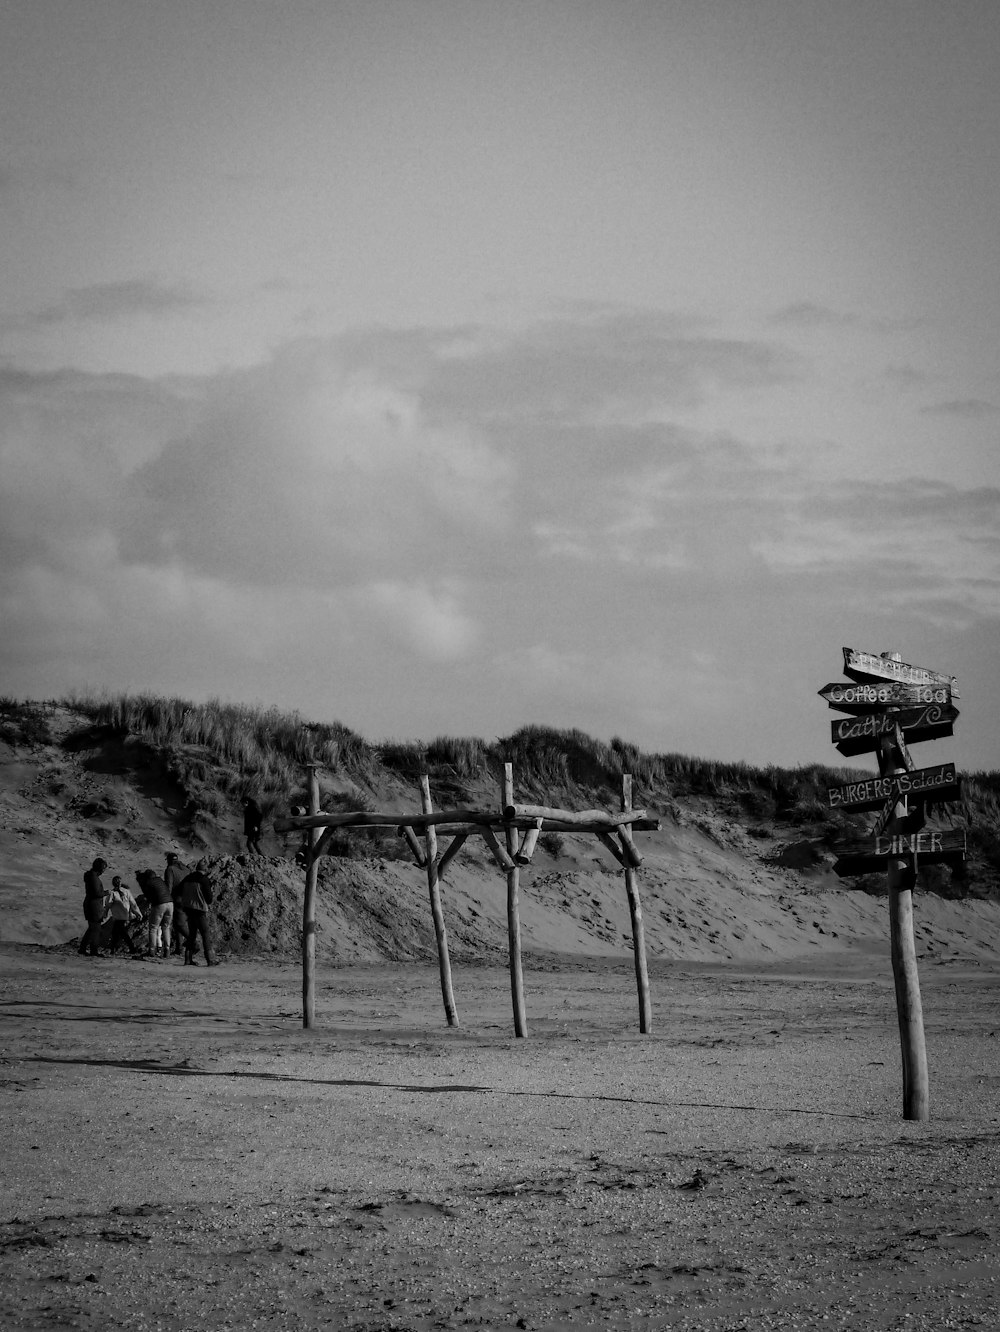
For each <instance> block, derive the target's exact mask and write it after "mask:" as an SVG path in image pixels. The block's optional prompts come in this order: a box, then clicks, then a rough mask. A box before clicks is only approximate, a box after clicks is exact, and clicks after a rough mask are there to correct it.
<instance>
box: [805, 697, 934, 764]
mask: <svg viewBox="0 0 1000 1332" xmlns="http://www.w3.org/2000/svg"><path fill="white" fill-rule="evenodd" d="M957 716H958V709H957V708H953V707H952V706H951V704H950V703H932V704H930V705H929V706H928V707H925V708H901V709H900V710H899V711H898V712H868V713H863V714H861V715H859V716H853V717H838V718H837V720H836V721H835V722H832V723H831V725H830V739H831V740H832V741H833V743H834V744H835V745H836V746H837V748H838V749H839V750H840V752H841V753H842V754H844V755H853V754H870V753H872V751H873V750H876V749H878V747H879V742H880V740H881V739H882V737H883V736H886V735H890V736H891V735H895V733H896V727H897V726H898V727H899V729H900V730H901V731H902V732H903V733H904V734H905V736H906V739H907V741H909V742H910V743H913V742H914V741H917V740H940V739H941V738H942V737H944V736H948V735H951V734H952V727H953V723H954V721H955V719H956V717H957Z"/></svg>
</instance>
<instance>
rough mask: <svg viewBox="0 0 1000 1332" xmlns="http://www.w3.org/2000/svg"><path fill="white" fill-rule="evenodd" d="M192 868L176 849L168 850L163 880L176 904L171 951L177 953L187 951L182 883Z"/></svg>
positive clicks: (186, 923)
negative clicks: (185, 862) (180, 858)
mask: <svg viewBox="0 0 1000 1332" xmlns="http://www.w3.org/2000/svg"><path fill="white" fill-rule="evenodd" d="M189 873H190V870H189V869H188V867H187V866H186V865H182V864H181V862H180V860H179V859H178V856H177V852H176V851H168V852H167V867H166V869H165V870H164V871H163V882H164V883H165V884H166V885H167V887H168V888H169V889H170V900H171V901H172V902H173V904H174V918H173V922H172V928H173V947H172V949H171V951H172V952H173V953H175V954H177V953H180V952H182V951H183V952H185V953H186V952H187V941H188V933H189V930H188V919H187V913H186V912H185V910H184V908H183V907H182V906H181V884H182V883H183V882H184V880H185V879H186V878H187V876H188V874H189ZM195 951H196V952H197V941H196V942H195Z"/></svg>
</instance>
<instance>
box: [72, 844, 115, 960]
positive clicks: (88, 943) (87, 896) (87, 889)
mask: <svg viewBox="0 0 1000 1332" xmlns="http://www.w3.org/2000/svg"><path fill="white" fill-rule="evenodd" d="M107 868H108V862H107V861H106V860H102V859H101V857H100V856H98V857H97V859H96V860H95V861H94V863H93V864H92V865H91V867H90V869H89V870H86V871H85V873H84V876H83V916H84V919H85V920H86V922H87V928H86V930H85V931H84V934H83V938H82V939H81V940H80V947H79V949H78V951H79V952H80V953H86V952H88V951H89V953H90V956H91V957H103V956H104V954H103V953H102V952H101V926H102V925H103V924H104V917H105V916H106V915H107V906H108V902H107V898H108V895H107V893H106V891H105V888H104V880H103V879H102V878H101V875H102V874H103V873H104V871H105V870H106V869H107Z"/></svg>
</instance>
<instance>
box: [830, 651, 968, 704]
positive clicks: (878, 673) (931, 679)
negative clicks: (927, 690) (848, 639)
mask: <svg viewBox="0 0 1000 1332" xmlns="http://www.w3.org/2000/svg"><path fill="white" fill-rule="evenodd" d="M843 651H844V674H845V675H849V676H850V677H851V679H852V680H871V679H875V680H894V681H896V683H897V684H917V685H947V686H948V688H949V689H950V690H951V691H952V693H953V694H954V695H955V696H956V697H957V696H958V690H957V689H956V688H955V684H956V681H955V677H954V676H953V675H942V674H941V672H940V671H929V670H927V669H926V668H925V667H923V666H911V665H909V663H908V662H905V661H893V659H892V657H880V656H878V655H877V654H876V653H874V652H855V650H854V648H848V647H845V648H844V650H843Z"/></svg>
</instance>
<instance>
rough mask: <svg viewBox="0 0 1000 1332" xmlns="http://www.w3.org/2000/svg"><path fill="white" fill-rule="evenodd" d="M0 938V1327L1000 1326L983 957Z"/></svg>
mask: <svg viewBox="0 0 1000 1332" xmlns="http://www.w3.org/2000/svg"><path fill="white" fill-rule="evenodd" d="M0 968H2V971H0V1020H2V1027H0V1030H2V1033H3V1035H2V1052H3V1053H2V1063H0V1098H2V1106H3V1123H4V1125H5V1134H4V1138H3V1142H2V1146H0V1163H2V1170H3V1180H4V1201H3V1206H2V1211H0V1325H2V1326H3V1327H4V1328H11V1329H23V1328H71V1327H74V1328H98V1327H102V1328H116V1327H121V1328H163V1329H171V1330H174V1329H176V1330H177V1332H186V1330H187V1329H192V1330H194V1329H218V1328H226V1327H250V1328H253V1327H256V1328H262V1329H277V1328H305V1329H308V1328H337V1329H339V1328H351V1329H359V1332H360V1330H361V1329H364V1330H365V1332H373V1330H374V1329H396V1330H397V1332H402V1330H403V1329H410V1328H412V1329H430V1328H462V1327H486V1328H493V1327H498V1328H499V1327H515V1326H520V1327H530V1328H536V1329H545V1328H555V1327H559V1328H567V1327H577V1326H586V1325H593V1326H599V1327H608V1328H630V1327H636V1326H650V1327H667V1326H669V1327H671V1328H698V1329H735V1328H760V1327H773V1328H814V1327H819V1326H822V1327H824V1328H827V1327H828V1328H851V1329H867V1328H872V1329H876V1328H877V1329H890V1328H891V1329H897V1328H903V1327H906V1328H909V1329H920V1328H923V1329H928V1330H930V1329H934V1330H935V1332H937V1329H940V1328H945V1327H970V1326H981V1327H990V1328H992V1327H995V1326H996V1313H995V1310H996V1307H997V1305H998V1304H1000V1299H998V1285H997V1278H998V1276H1000V1263H998V1260H997V1257H996V1250H997V1241H998V1240H1000V1178H998V1161H1000V1150H998V1149H1000V1103H998V1095H997V1092H998V1085H1000V1077H998V1074H1000V1060H998V1056H997V1048H998V1039H1000V1038H998V1036H997V1033H998V1032H1000V1007H998V999H1000V968H990V967H987V966H985V965H971V964H969V965H966V966H963V965H962V964H947V965H945V964H937V965H928V966H925V967H924V969H923V971H922V975H921V981H922V987H923V992H924V1009H925V1019H926V1026H927V1037H928V1050H929V1060H930V1066H931V1104H932V1114H933V1118H932V1120H931V1122H930V1123H929V1124H927V1125H913V1124H907V1123H904V1121H903V1120H902V1119H901V1118H900V1101H901V1094H900V1075H899V1047H898V1037H897V1033H896V1023H895V1011H894V1001H893V997H892V986H891V977H890V976H889V974H888V967H887V964H886V963H885V960H884V959H883V958H882V957H881V956H865V955H864V954H861V953H858V954H856V955H854V956H853V957H848V956H845V957H843V958H840V959H837V961H836V963H835V964H829V965H827V967H826V968H825V969H823V968H822V967H821V966H820V965H819V964H817V963H815V962H813V961H812V960H811V959H810V965H809V966H808V967H806V966H804V965H803V966H802V967H801V968H798V969H797V968H796V966H795V965H794V964H785V965H784V966H783V967H782V968H780V969H779V968H772V969H759V968H758V969H755V970H751V969H740V968H737V967H735V966H730V967H722V966H720V967H696V966H692V965H685V964H680V963H670V964H657V965H656V966H655V967H654V968H653V991H654V1023H655V1026H654V1032H653V1034H652V1035H651V1036H650V1037H641V1036H639V1035H638V1032H637V1030H636V1012H635V1008H636V1003H635V989H634V980H633V977H632V973H631V966H630V964H629V963H628V962H627V961H626V962H614V963H610V962H602V963H600V964H594V965H592V966H579V965H574V966H572V967H565V968H559V969H539V968H538V967H531V966H529V967H528V969H527V974H526V982H527V995H528V1021H529V1032H530V1035H529V1039H528V1040H526V1041H518V1040H515V1039H514V1038H513V1036H512V1034H511V1014H510V996H509V988H508V982H507V976H506V973H505V971H503V970H502V969H497V968H487V967H483V968H465V967H460V968H457V969H456V973H455V988H456V995H457V999H458V1005H459V1013H460V1016H461V1021H462V1026H461V1028H460V1029H459V1030H457V1031H449V1030H448V1029H447V1027H446V1026H445V1025H444V1018H443V1012H442V1006H441V999H440V990H439V987H438V979H437V972H436V968H434V967H421V968H397V967H381V968H378V967H371V968H349V969H341V970H337V971H323V973H322V974H321V978H320V979H321V987H320V994H319V999H318V1015H319V1025H318V1027H317V1029H316V1030H314V1031H311V1032H304V1031H303V1030H302V1028H301V1017H300V1013H301V1009H300V992H301V990H300V986H301V982H300V974H299V971H298V969H297V967H295V966H288V965H285V966H280V965H270V964H269V965H264V964H257V963H251V962H243V963H227V964H226V965H224V966H222V967H219V968H218V969H215V970H212V971H207V970H205V969H191V968H187V969H186V968H183V967H181V966H180V965H176V964H174V963H168V964H164V965H154V964H148V963H139V962H131V961H127V960H124V959H122V960H115V959H107V960H103V959H98V960H94V961H91V960H90V959H85V958H79V957H77V956H76V955H75V954H72V955H68V954H66V953H65V952H61V951H48V950H41V949H33V948H26V947H21V948H17V947H5V948H4V949H2V950H0Z"/></svg>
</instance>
